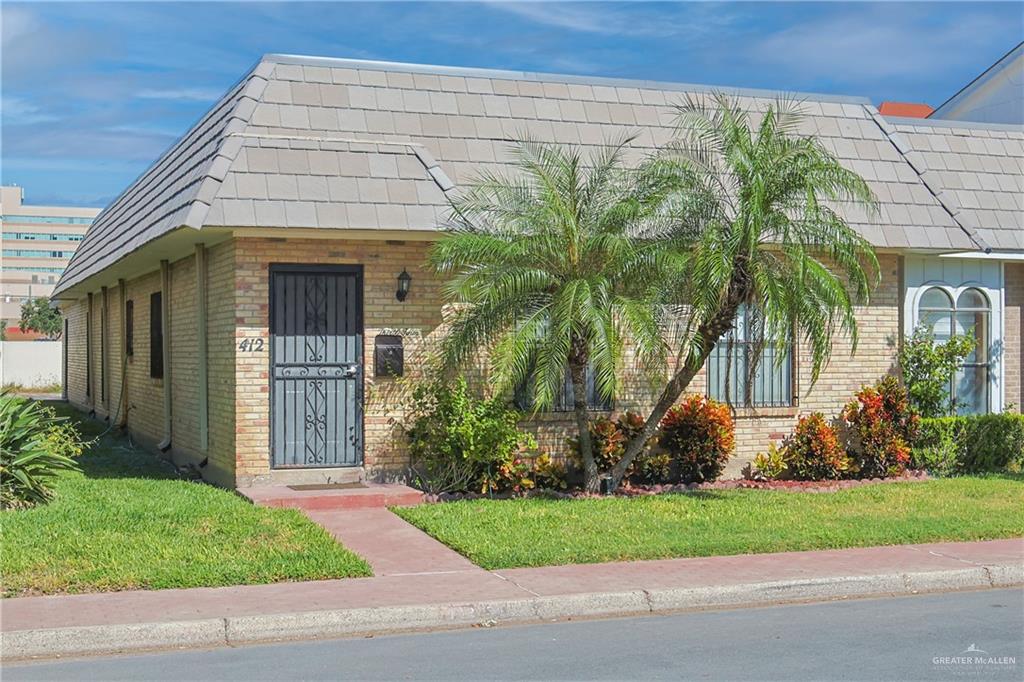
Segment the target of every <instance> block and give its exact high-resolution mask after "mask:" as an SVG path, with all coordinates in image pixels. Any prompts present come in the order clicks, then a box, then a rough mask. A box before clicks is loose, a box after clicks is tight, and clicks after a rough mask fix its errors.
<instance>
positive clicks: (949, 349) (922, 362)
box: [899, 326, 977, 417]
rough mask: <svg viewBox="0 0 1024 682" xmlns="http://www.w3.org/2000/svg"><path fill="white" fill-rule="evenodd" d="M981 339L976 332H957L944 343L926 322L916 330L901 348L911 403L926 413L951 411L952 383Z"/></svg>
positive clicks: (937, 414)
mask: <svg viewBox="0 0 1024 682" xmlns="http://www.w3.org/2000/svg"><path fill="white" fill-rule="evenodd" d="M975 343H977V341H976V340H975V338H974V335H973V334H955V335H953V336H951V337H950V338H949V339H948V340H946V341H945V342H943V343H936V342H935V334H934V333H932V330H931V329H930V328H928V327H926V326H920V327H918V328H916V329H915V330H914V333H913V334H912V335H911V336H910V338H908V339H906V341H905V342H904V344H903V348H902V349H901V350H900V358H899V359H900V372H901V373H902V375H903V383H904V385H905V386H906V387H907V394H908V397H909V399H910V404H911V406H912V407H913V409H914V410H915V411H917V413H918V414H920V415H921V416H922V417H939V416H942V415H947V414H949V413H950V411H951V408H952V405H950V400H949V387H950V383H951V381H952V378H953V373H954V372H955V371H956V369H957V367H959V366H960V363H961V362H963V360H964V358H966V357H967V356H968V355H970V354H971V351H972V350H974V345H975Z"/></svg>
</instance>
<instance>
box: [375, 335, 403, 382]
mask: <svg viewBox="0 0 1024 682" xmlns="http://www.w3.org/2000/svg"><path fill="white" fill-rule="evenodd" d="M373 366H374V376H378V377H400V376H402V371H403V370H404V368H405V350H404V348H403V347H402V337H401V336H393V335H390V334H379V335H377V337H376V338H375V339H374V340H373Z"/></svg>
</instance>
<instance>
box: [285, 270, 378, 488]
mask: <svg viewBox="0 0 1024 682" xmlns="http://www.w3.org/2000/svg"><path fill="white" fill-rule="evenodd" d="M278 273H291V274H300V275H305V274H336V275H355V278H356V330H357V331H358V333H359V338H360V343H359V348H358V353H359V356H358V363H359V381H358V382H357V384H356V406H355V407H356V411H357V412H358V414H359V445H358V447H357V448H356V462H355V464H349V465H333V466H316V467H313V466H305V467H296V466H279V465H277V464H276V463H275V458H274V429H275V428H276V425H277V420H276V419H275V414H274V339H275V336H274V315H275V311H274V275H276V274H278ZM363 304H364V296H363V266H362V264H344V265H342V264H338V265H334V264H314V263H271V264H270V265H269V266H268V268H267V336H268V337H269V338H268V343H267V348H268V353H267V382H268V384H269V389H270V390H269V393H268V401H269V402H268V404H267V413H268V418H269V428H268V429H267V457H268V460H269V462H268V463H269V467H270V469H271V470H272V471H273V470H277V471H297V470H298V471H302V470H314V471H316V470H324V469H348V470H351V469H358V468H361V467H362V466H363V465H364V464H365V462H366V410H365V409H364V406H365V402H366V401H365V386H366V358H365V351H366V329H365V327H364V318H363Z"/></svg>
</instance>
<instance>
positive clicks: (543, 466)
mask: <svg viewBox="0 0 1024 682" xmlns="http://www.w3.org/2000/svg"><path fill="white" fill-rule="evenodd" d="M530 465H531V469H532V473H531V476H532V478H533V485H534V487H535V488H537V489H538V490H565V488H566V486H567V485H568V483H567V481H566V475H565V465H564V464H562V463H561V462H556V461H555V460H553V459H551V455H549V454H547V453H543V454H541V455H538V456H537V457H534V458H533V460H532V461H531V463H530Z"/></svg>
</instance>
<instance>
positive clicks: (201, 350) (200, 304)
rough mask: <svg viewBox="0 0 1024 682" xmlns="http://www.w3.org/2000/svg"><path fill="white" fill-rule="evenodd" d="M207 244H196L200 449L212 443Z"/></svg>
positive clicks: (204, 450) (203, 450)
mask: <svg viewBox="0 0 1024 682" xmlns="http://www.w3.org/2000/svg"><path fill="white" fill-rule="evenodd" d="M206 270H207V268H206V245H205V244H196V351H197V353H198V355H199V357H198V365H199V449H200V450H201V451H202V452H206V450H207V449H208V447H209V444H210V412H209V409H210V396H209V389H210V385H209V368H208V365H207V361H208V360H207V357H206V353H207V338H206Z"/></svg>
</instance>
